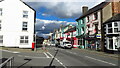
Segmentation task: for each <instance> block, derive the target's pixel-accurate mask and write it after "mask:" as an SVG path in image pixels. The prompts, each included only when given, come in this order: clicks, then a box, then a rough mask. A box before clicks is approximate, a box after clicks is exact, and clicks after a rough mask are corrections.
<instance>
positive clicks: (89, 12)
mask: <svg viewBox="0 0 120 68" xmlns="http://www.w3.org/2000/svg"><path fill="white" fill-rule="evenodd" d="M109 3H110V2H102V3H100V4H98V5H97V6H95V7H93V8H91V9H89V10H88V11H87V12H86V13H85V14H83V15H82V16H80V17H79V18H78V19H76V21H78V20H79V19H81V18H83V17H85V16H87V15H89V14H91V13H93V12H95V11H98V10H100V9H102V8H103V7H105V6H106V5H107V4H109Z"/></svg>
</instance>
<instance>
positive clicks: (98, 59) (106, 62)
mask: <svg viewBox="0 0 120 68" xmlns="http://www.w3.org/2000/svg"><path fill="white" fill-rule="evenodd" d="M85 57H86V58H89V59H93V60H97V61H100V62H103V63H107V64H110V65H113V66H116V64H113V63H110V62H107V61H103V60H99V59H95V58H92V57H89V56H85Z"/></svg>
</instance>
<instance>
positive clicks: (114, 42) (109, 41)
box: [104, 14, 120, 50]
mask: <svg viewBox="0 0 120 68" xmlns="http://www.w3.org/2000/svg"><path fill="white" fill-rule="evenodd" d="M119 23H120V14H117V15H115V16H113V17H111V18H110V19H108V20H107V21H106V22H105V24H104V29H105V31H104V32H105V46H106V48H107V49H108V50H118V48H120V43H119V42H120V39H119V38H120V34H119V28H120V25H119Z"/></svg>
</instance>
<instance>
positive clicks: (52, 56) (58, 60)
mask: <svg viewBox="0 0 120 68" xmlns="http://www.w3.org/2000/svg"><path fill="white" fill-rule="evenodd" d="M47 53H48V54H49V55H50V56H51V57H52V58H54V56H53V55H52V54H50V53H49V52H47ZM55 60H56V61H57V62H58V63H60V64H61V65H62V66H63V67H64V68H67V67H66V66H65V65H64V64H63V63H62V62H61V61H60V60H58V59H57V58H55Z"/></svg>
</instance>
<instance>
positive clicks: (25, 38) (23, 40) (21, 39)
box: [20, 36, 28, 44]
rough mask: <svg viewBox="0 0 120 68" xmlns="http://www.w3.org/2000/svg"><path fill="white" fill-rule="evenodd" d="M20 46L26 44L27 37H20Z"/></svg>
mask: <svg viewBox="0 0 120 68" xmlns="http://www.w3.org/2000/svg"><path fill="white" fill-rule="evenodd" d="M20 44H28V36H20Z"/></svg>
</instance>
